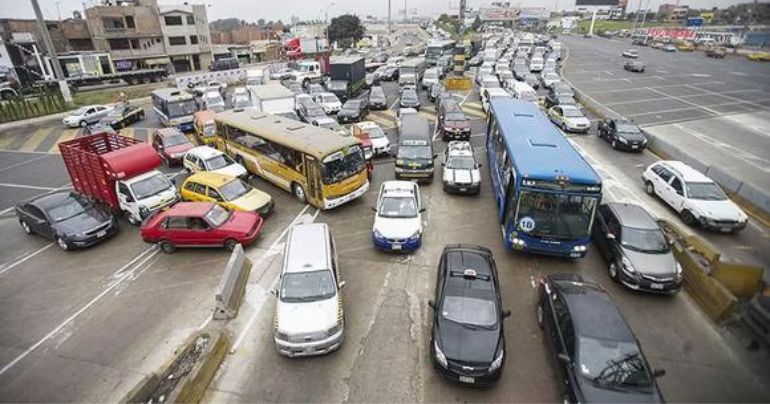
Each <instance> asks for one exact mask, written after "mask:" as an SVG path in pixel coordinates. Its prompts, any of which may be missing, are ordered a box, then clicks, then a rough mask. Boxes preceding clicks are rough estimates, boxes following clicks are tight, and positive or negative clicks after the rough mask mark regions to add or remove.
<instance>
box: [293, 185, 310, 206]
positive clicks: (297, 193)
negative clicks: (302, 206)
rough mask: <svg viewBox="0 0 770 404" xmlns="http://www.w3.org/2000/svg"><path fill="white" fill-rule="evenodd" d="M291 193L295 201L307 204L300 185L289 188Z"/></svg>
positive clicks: (303, 190) (303, 189)
mask: <svg viewBox="0 0 770 404" xmlns="http://www.w3.org/2000/svg"><path fill="white" fill-rule="evenodd" d="M291 192H292V193H293V194H294V197H295V198H297V200H299V201H300V202H302V203H307V195H306V194H305V188H302V185H299V184H296V183H295V184H294V185H292V186H291Z"/></svg>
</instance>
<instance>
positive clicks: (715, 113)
mask: <svg viewBox="0 0 770 404" xmlns="http://www.w3.org/2000/svg"><path fill="white" fill-rule="evenodd" d="M647 89H648V90H650V91H652V92H653V93H656V94H660V95H665V96H668V97H671V98H673V99H675V100H677V101H679V102H682V103H685V104H687V105H692V106H693V107H696V108H700V109H702V110H704V111H706V112H708V113H710V114H714V115H721V112H719V111H717V110H715V109H711V108H709V107H704V106H703V105H700V104H697V103H694V102H692V101H687V100H686V99H684V98H682V97H677V96H675V95H671V94H667V93H664V92H663V91H660V90H656V89H654V88H652V87H648V88H647Z"/></svg>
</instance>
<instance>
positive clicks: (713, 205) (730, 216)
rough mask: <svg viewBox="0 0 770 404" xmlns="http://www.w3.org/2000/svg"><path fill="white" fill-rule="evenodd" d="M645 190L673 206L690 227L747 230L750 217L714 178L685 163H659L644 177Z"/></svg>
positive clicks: (644, 174)
mask: <svg viewBox="0 0 770 404" xmlns="http://www.w3.org/2000/svg"><path fill="white" fill-rule="evenodd" d="M642 180H643V181H644V189H645V191H647V193H648V194H650V195H653V196H655V195H657V196H658V197H660V199H662V200H663V201H664V202H666V203H667V204H668V205H669V206H671V207H672V208H673V209H674V210H675V211H677V213H679V217H681V218H682V221H683V222H684V223H685V224H687V225H696V224H700V225H701V226H703V227H704V228H707V229H712V230H716V231H720V232H725V233H732V232H736V231H739V230H743V229H744V228H745V227H746V224H747V223H748V220H749V218H748V216H746V213H744V212H743V210H741V208H739V207H738V205H736V204H735V203H734V202H733V201H731V200H730V199H728V198H727V195H725V193H724V192H723V191H722V189H721V188H720V187H719V185H717V184H716V183H715V182H714V181H713V180H712V179H711V178H709V177H707V176H705V175H703V174H702V173H701V172H700V171H698V170H696V169H694V168H692V167H690V166H688V165H687V164H685V163H683V162H681V161H659V162H657V163H653V164H651V165H650V166H649V167H647V169H646V170H644V173H642Z"/></svg>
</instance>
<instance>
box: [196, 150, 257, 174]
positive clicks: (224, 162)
mask: <svg viewBox="0 0 770 404" xmlns="http://www.w3.org/2000/svg"><path fill="white" fill-rule="evenodd" d="M182 165H183V166H184V168H185V169H186V170H187V171H188V172H190V173H199V172H202V171H208V172H213V173H218V174H226V175H229V176H231V177H238V178H246V177H247V176H248V175H249V173H248V171H246V168H245V167H243V166H242V165H240V164H238V163H236V162H235V161H234V160H233V159H232V158H231V157H230V156H228V155H227V154H225V153H223V152H221V151H219V150H217V149H215V148H213V147H209V146H197V147H193V148H192V149H190V150H188V151H187V153H185V155H184V159H183V160H182Z"/></svg>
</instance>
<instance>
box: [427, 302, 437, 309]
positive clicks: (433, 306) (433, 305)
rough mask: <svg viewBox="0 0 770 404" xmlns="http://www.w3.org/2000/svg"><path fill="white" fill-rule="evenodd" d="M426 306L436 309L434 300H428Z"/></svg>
mask: <svg viewBox="0 0 770 404" xmlns="http://www.w3.org/2000/svg"><path fill="white" fill-rule="evenodd" d="M428 307H430V308H431V309H434V310H435V309H436V302H434V301H433V300H428Z"/></svg>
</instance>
